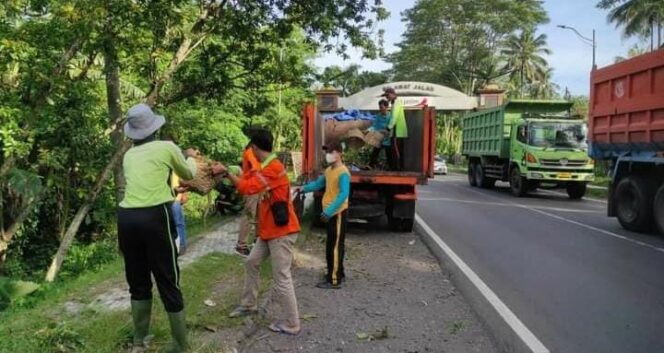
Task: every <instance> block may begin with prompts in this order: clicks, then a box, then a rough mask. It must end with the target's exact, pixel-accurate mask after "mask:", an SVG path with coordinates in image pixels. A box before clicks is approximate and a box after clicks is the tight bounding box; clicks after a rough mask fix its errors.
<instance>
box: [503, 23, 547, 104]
mask: <svg viewBox="0 0 664 353" xmlns="http://www.w3.org/2000/svg"><path fill="white" fill-rule="evenodd" d="M501 54H502V55H503V56H504V57H505V68H506V69H507V70H509V71H510V72H511V73H510V78H511V80H512V81H516V82H518V86H517V87H518V90H519V96H520V97H523V95H524V90H525V89H526V86H527V85H528V84H529V83H531V82H534V81H540V82H544V81H545V80H546V75H547V73H548V66H549V64H548V63H547V61H546V59H545V58H544V55H550V54H551V50H550V49H549V48H548V47H547V44H546V34H540V35H538V36H535V33H534V31H533V30H531V29H526V30H523V31H521V33H519V34H511V35H509V36H508V37H507V39H506V40H505V43H504V44H503V48H502V50H501Z"/></svg>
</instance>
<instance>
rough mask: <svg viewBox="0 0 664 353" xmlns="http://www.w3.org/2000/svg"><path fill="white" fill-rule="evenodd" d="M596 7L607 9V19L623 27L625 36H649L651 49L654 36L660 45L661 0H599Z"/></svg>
mask: <svg viewBox="0 0 664 353" xmlns="http://www.w3.org/2000/svg"><path fill="white" fill-rule="evenodd" d="M597 7H598V8H600V9H603V10H609V14H608V20H609V21H610V22H613V23H615V24H616V27H623V32H624V34H625V36H626V37H631V36H639V37H650V42H651V49H652V47H654V43H655V36H656V37H657V46H658V47H659V46H661V45H662V26H664V1H661V0H601V1H600V2H599V3H598V4H597Z"/></svg>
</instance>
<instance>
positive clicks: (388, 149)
mask: <svg viewBox="0 0 664 353" xmlns="http://www.w3.org/2000/svg"><path fill="white" fill-rule="evenodd" d="M380 151H385V157H386V158H387V167H388V168H389V170H396V169H397V166H396V164H395V163H394V148H392V146H381V147H375V148H374V149H373V151H371V159H370V162H369V165H370V166H371V168H375V167H376V166H377V165H378V157H380Z"/></svg>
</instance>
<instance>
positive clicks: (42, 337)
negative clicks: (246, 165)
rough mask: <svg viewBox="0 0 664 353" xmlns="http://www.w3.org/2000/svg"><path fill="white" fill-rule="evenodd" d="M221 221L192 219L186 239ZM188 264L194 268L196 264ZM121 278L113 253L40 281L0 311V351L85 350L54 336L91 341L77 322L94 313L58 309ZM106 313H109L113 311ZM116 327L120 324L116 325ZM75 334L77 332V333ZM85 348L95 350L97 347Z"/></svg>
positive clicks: (101, 331) (104, 330)
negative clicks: (96, 264)
mask: <svg viewBox="0 0 664 353" xmlns="http://www.w3.org/2000/svg"><path fill="white" fill-rule="evenodd" d="M222 221H223V218H221V217H210V218H209V219H208V220H207V221H206V222H202V221H196V220H195V219H194V220H192V222H190V223H189V224H188V226H187V229H188V234H189V235H190V237H189V238H190V240H191V241H195V240H196V239H197V238H198V237H200V236H201V235H202V234H204V233H205V232H207V231H209V230H210V229H212V228H214V227H216V226H217V225H218V224H219V223H220V222H222ZM235 261H237V259H235ZM192 266H193V268H196V265H192ZM191 271H192V270H191V269H189V268H188V269H186V270H185V271H183V273H184V274H185V275H186V273H189V272H191ZM123 281H124V269H123V264H122V259H121V258H120V256H117V257H116V258H115V259H114V260H112V261H110V262H108V263H106V264H104V265H102V266H101V267H100V268H99V269H98V270H96V271H87V272H84V273H82V274H81V275H80V276H78V277H76V278H73V279H68V280H66V281H56V282H54V283H43V284H41V288H40V290H38V291H37V292H36V293H34V294H33V295H31V296H29V297H26V298H24V299H23V300H22V301H21V302H17V303H12V305H11V306H10V307H9V308H8V309H6V310H5V311H2V312H0V353H5V352H6V353H17V352H21V353H23V352H79V351H81V352H86V350H78V348H75V346H73V347H68V346H67V345H63V346H61V347H60V348H58V345H59V343H58V337H60V336H62V337H68V339H69V340H70V341H72V342H75V341H76V340H77V339H79V338H82V339H84V340H85V341H90V342H93V341H94V340H89V339H88V336H87V335H83V334H82V332H83V329H84V328H85V327H83V326H81V325H80V323H79V321H80V322H85V323H87V322H88V321H91V320H92V319H94V320H96V319H97V316H98V315H97V314H95V313H87V312H84V313H83V314H82V315H81V316H80V317H78V318H69V319H67V318H65V317H64V316H63V315H64V314H63V313H61V312H58V310H60V309H61V307H62V305H63V304H64V303H65V302H66V301H68V300H73V299H76V300H78V301H81V302H86V299H88V300H87V301H88V302H89V301H90V300H92V298H91V293H95V292H99V291H103V290H105V289H106V288H111V287H114V286H117V285H119V284H121V283H123ZM183 281H184V283H187V282H186V281H187V280H186V279H183ZM185 290H186V289H185ZM60 311H61V310H60ZM90 315H91V316H90ZM109 315H110V316H113V315H115V314H109ZM127 315H128V314H127V313H122V314H121V315H120V317H121V318H122V319H123V320H125V319H127V318H128V316H127ZM111 321H112V320H111ZM125 321H126V320H125ZM104 322H105V321H102V322H100V324H101V326H98V327H95V328H94V331H96V334H97V335H103V334H105V333H108V332H110V331H109V330H108V329H109V328H106V327H104V326H103V324H104ZM126 324H129V322H128V321H127V322H126V323H123V325H126ZM95 326H96V325H95ZM119 327H124V326H122V325H120V326H119ZM127 330H128V332H129V331H131V328H130V327H128V328H127ZM76 333H81V335H78V334H76ZM92 333H94V332H91V334H92ZM79 336H80V337H79ZM47 346H48V347H47ZM99 347H105V346H99ZM87 351H90V352H96V351H99V350H97V349H93V350H87ZM111 351H114V350H111Z"/></svg>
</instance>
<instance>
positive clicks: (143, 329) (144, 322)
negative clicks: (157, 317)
mask: <svg viewBox="0 0 664 353" xmlns="http://www.w3.org/2000/svg"><path fill="white" fill-rule="evenodd" d="M151 314H152V299H148V300H132V301H131V317H132V319H133V321H134V342H133V345H132V350H131V351H132V352H134V353H140V352H144V351H145V349H146V348H147V347H146V344H147V338H148V333H149V332H150V316H151Z"/></svg>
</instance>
